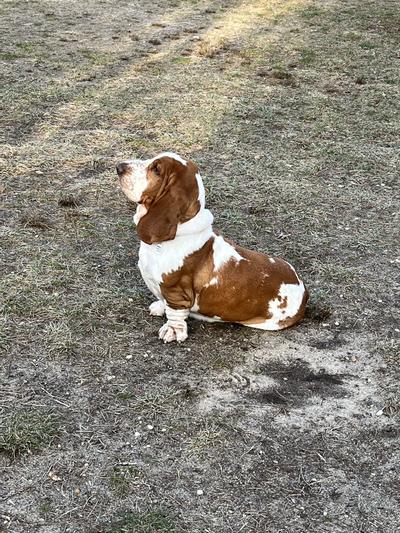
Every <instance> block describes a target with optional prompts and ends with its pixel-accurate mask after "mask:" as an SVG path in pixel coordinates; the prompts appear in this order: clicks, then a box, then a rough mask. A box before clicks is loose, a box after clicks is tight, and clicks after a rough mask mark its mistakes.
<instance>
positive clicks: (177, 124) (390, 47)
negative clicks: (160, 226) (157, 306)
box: [0, 0, 400, 533]
mask: <svg viewBox="0 0 400 533" xmlns="http://www.w3.org/2000/svg"><path fill="white" fill-rule="evenodd" d="M0 20H1V28H0V35H1V41H2V49H1V52H0V65H1V74H2V82H1V96H2V99H1V100H2V104H1V105H2V110H1V117H0V122H1V135H2V137H3V144H2V152H1V160H0V162H1V175H2V184H1V188H0V193H1V196H0V198H1V203H2V205H1V211H0V221H1V264H0V269H1V270H0V272H1V284H0V304H1V315H0V349H1V367H0V387H1V388H0V520H1V526H0V529H1V530H4V531H9V532H15V533H20V532H21V533H22V532H24V533H25V532H40V533H56V532H57V533H58V532H67V531H68V532H74V533H75V532H102V533H122V532H128V531H129V532H139V533H140V532H142V533H143V532H147V533H149V532H153V531H168V532H175V531H176V532H180V531H181V532H183V531H187V532H193V533H196V532H199V533H200V532H202V533H211V532H213V533H214V532H223V533H225V532H234V533H239V532H245V533H246V532H273V533H278V532H290V533H294V532H296V533H297V532H306V531H307V532H364V533H373V532H385V533H391V532H395V531H396V532H397V531H399V528H400V517H399V503H400V502H399V494H400V472H399V468H400V466H399V464H400V457H399V449H400V430H399V425H398V424H399V413H400V393H399V388H398V383H399V378H400V373H399V365H400V347H399V340H398V339H399V327H400V326H399V322H398V318H399V291H398V288H399V284H398V281H399V266H400V257H399V246H398V243H399V235H398V229H399V212H400V209H399V183H398V170H399V123H400V121H399V118H400V117H399V113H398V110H399V98H400V90H399V81H400V80H399V73H400V68H399V67H400V65H399V59H400V56H399V35H400V33H399V27H400V8H399V4H398V2H397V0H393V1H390V0H381V1H379V2H377V1H375V0H374V1H373V0H325V1H322V0H321V1H317V0H285V1H284V0H269V1H266V0H254V1H252V0H247V1H244V2H241V1H239V0H226V1H223V2H216V1H211V0H210V1H195V0H193V1H179V0H173V1H169V2H167V1H164V0H159V1H156V2H150V1H148V0H137V1H128V0H120V1H118V2H116V1H110V0H96V1H95V0H88V1H85V2H82V1H78V0H69V1H67V0H58V1H50V0H47V1H45V0H43V1H42V0H36V1H35V0H29V1H24V0H3V1H2V2H1V4H0ZM161 150H174V151H176V152H178V153H181V154H182V155H183V156H185V157H190V158H192V159H193V160H194V161H196V162H197V163H198V164H199V166H200V168H201V170H202V175H203V178H204V180H205V185H206V188H207V195H208V196H207V197H208V205H209V207H210V209H211V210H212V211H213V213H214V215H215V218H216V226H217V227H219V228H220V229H221V230H222V231H223V233H224V234H225V235H227V236H230V237H232V238H234V239H236V240H237V241H239V242H240V243H241V244H243V245H246V246H248V247H252V248H256V249H258V250H261V251H263V250H264V251H268V252H269V253H271V254H275V255H282V256H283V257H285V258H286V259H288V260H289V261H290V262H292V263H293V264H294V265H295V266H296V267H297V269H298V270H299V272H300V273H301V275H302V277H303V278H304V279H305V281H306V283H307V285H308V287H309V289H310V291H311V294H312V298H311V303H310V308H309V312H308V317H307V319H306V320H305V321H304V322H303V323H302V324H301V325H299V326H298V327H296V328H294V329H291V330H288V331H284V332H279V333H276V334H271V333H260V332H259V331H253V330H250V329H246V328H242V327H236V326H232V325H224V324H222V325H221V324H220V325H218V324H216V325H213V324H204V323H200V322H193V321H191V322H190V324H189V329H190V337H189V339H188V341H187V342H185V343H183V344H182V345H168V346H164V345H162V344H161V343H160V341H159V340H158V339H157V330H158V328H159V327H160V325H161V323H162V320H161V319H158V318H150V316H149V315H148V311H147V306H148V305H149V303H150V302H151V301H152V300H151V297H150V294H149V293H148V291H147V289H146V288H145V286H144V283H143V282H142V280H141V278H140V275H139V272H138V270H137V267H136V263H137V252H138V239H137V236H136V233H135V230H134V227H133V222H132V217H133V211H132V206H131V205H129V204H128V203H127V202H126V200H125V199H124V197H123V195H122V193H121V192H120V191H119V190H118V189H117V186H116V180H115V176H114V164H115V162H116V161H117V160H119V159H121V158H125V157H129V156H143V155H146V156H152V155H154V154H156V153H157V152H158V151H161Z"/></svg>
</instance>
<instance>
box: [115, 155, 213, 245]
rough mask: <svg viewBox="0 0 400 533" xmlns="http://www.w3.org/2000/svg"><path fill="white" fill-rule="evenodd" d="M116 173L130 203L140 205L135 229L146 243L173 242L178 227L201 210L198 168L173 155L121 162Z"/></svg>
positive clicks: (190, 162)
mask: <svg viewBox="0 0 400 533" xmlns="http://www.w3.org/2000/svg"><path fill="white" fill-rule="evenodd" d="M117 174H118V176H119V182H120V185H121V188H122V190H123V192H124V193H125V194H126V196H127V197H128V198H129V200H131V201H132V202H137V203H139V204H141V206H142V213H143V216H142V217H141V218H140V220H139V222H138V226H137V228H138V233H139V237H140V239H141V240H142V241H144V242H146V243H148V244H152V243H155V242H162V241H168V240H171V239H173V238H174V237H175V235H176V230H177V226H178V224H182V223H183V222H187V221H188V220H190V219H191V218H193V217H194V216H195V215H196V214H197V213H198V211H199V209H200V207H201V203H202V201H201V198H200V196H202V195H203V193H202V191H200V187H202V186H201V185H200V183H201V178H200V176H199V175H198V168H197V166H196V165H195V164H194V163H192V161H185V160H184V159H182V158H181V157H180V156H178V155H176V154H174V153H170V152H164V153H162V154H159V155H158V156H156V157H154V158H153V159H146V160H141V159H130V160H127V161H122V162H121V163H118V165H117Z"/></svg>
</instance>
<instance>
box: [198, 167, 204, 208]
mask: <svg viewBox="0 0 400 533" xmlns="http://www.w3.org/2000/svg"><path fill="white" fill-rule="evenodd" d="M196 181H197V186H198V188H199V202H200V209H204V208H205V206H206V192H205V190H204V185H203V180H202V179H201V176H200V174H199V173H198V172H197V174H196Z"/></svg>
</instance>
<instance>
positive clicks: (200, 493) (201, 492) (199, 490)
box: [196, 489, 204, 496]
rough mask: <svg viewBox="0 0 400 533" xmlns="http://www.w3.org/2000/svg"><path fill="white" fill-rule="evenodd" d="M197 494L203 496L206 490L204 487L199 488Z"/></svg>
mask: <svg viewBox="0 0 400 533" xmlns="http://www.w3.org/2000/svg"><path fill="white" fill-rule="evenodd" d="M196 494H197V496H202V495H203V494H204V491H203V490H202V489H197V492H196Z"/></svg>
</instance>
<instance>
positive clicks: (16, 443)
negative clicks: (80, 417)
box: [0, 409, 60, 457]
mask: <svg viewBox="0 0 400 533" xmlns="http://www.w3.org/2000/svg"><path fill="white" fill-rule="evenodd" d="M0 424H1V425H0V452H2V453H5V454H7V455H11V456H12V457H16V456H18V455H21V454H24V453H32V452H34V451H37V450H41V449H42V448H45V447H47V446H49V445H51V443H52V442H53V440H54V439H55V438H56V436H57V435H58V433H59V430H60V422H59V420H58V418H57V417H56V416H55V415H54V414H52V413H48V412H44V411H42V410H38V409H27V410H20V411H15V412H13V413H10V414H9V415H7V416H5V417H4V418H3V419H2V421H1V423H0Z"/></svg>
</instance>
